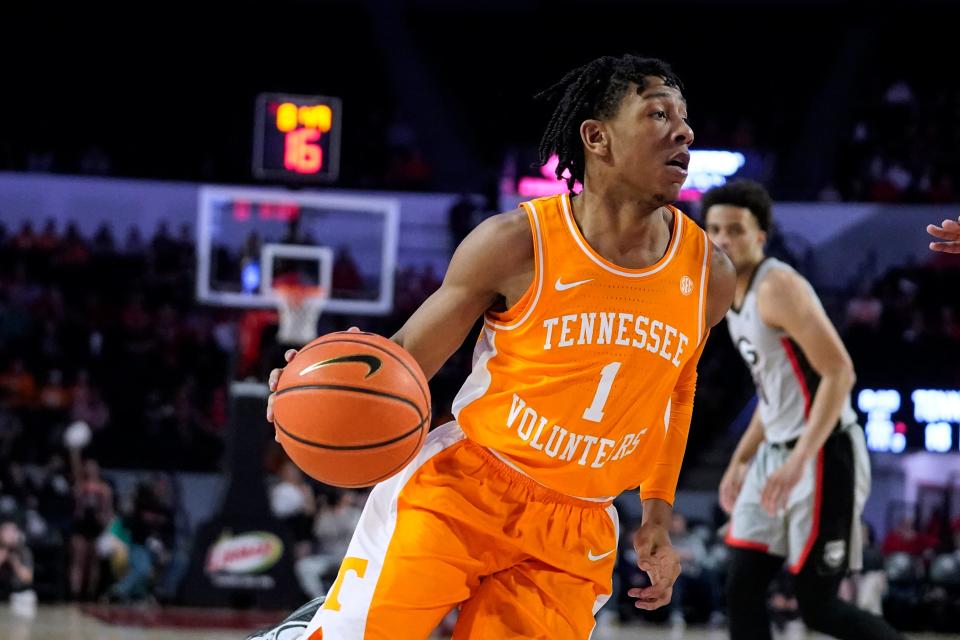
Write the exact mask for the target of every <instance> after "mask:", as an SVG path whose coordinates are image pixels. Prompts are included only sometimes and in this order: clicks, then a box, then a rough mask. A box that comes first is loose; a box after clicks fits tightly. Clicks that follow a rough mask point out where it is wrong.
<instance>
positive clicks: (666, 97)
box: [608, 76, 693, 204]
mask: <svg viewBox="0 0 960 640" xmlns="http://www.w3.org/2000/svg"><path fill="white" fill-rule="evenodd" d="M646 84H647V86H646V88H645V89H644V90H643V93H641V94H639V95H638V94H637V91H636V86H635V85H631V88H630V89H629V90H628V91H627V95H626V96H624V99H623V102H622V103H621V105H620V110H619V111H618V112H617V114H616V115H615V116H614V117H613V118H611V119H610V120H609V121H608V126H609V129H610V134H611V135H610V156H609V162H610V163H611V164H612V165H613V167H614V168H615V169H616V170H617V174H618V178H619V179H620V180H622V181H623V182H625V183H627V184H629V185H630V186H631V187H633V189H634V190H636V191H637V192H638V193H643V194H649V195H650V196H652V197H653V199H654V200H656V201H657V202H658V204H665V203H667V202H672V201H674V200H676V199H677V197H678V196H679V195H680V188H681V187H682V186H683V183H684V181H685V180H686V179H687V168H688V166H689V164H690V152H689V147H690V145H691V144H693V129H692V128H691V127H690V123H689V121H688V120H687V103H686V102H685V101H684V99H683V95H682V94H681V93H680V92H679V91H678V90H677V89H674V88H673V87H668V86H666V85H665V84H664V82H663V79H662V78H658V77H655V76H650V77H648V78H647V79H646Z"/></svg>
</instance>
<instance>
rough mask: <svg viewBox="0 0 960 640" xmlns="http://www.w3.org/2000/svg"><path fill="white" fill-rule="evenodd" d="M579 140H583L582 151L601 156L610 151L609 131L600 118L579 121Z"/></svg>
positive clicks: (603, 156)
mask: <svg viewBox="0 0 960 640" xmlns="http://www.w3.org/2000/svg"><path fill="white" fill-rule="evenodd" d="M580 140H581V141H582V142H583V147H584V152H585V153H592V154H594V155H597V156H600V157H601V158H605V157H607V155H609V153H610V131H609V130H608V129H607V126H606V125H605V124H604V123H603V122H601V121H600V120H593V119H590V120H584V121H583V122H582V123H580Z"/></svg>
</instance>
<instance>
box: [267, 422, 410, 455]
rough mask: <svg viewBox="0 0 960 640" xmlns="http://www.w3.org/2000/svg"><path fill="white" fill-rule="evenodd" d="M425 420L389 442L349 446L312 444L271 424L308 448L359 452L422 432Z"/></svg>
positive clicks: (278, 423) (275, 423)
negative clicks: (418, 431)
mask: <svg viewBox="0 0 960 640" xmlns="http://www.w3.org/2000/svg"><path fill="white" fill-rule="evenodd" d="M424 422H425V420H420V422H418V423H417V426H415V427H414V428H413V429H410V431H407V432H406V433H404V434H402V435H399V436H397V437H396V438H391V439H390V440H384V441H383V442H377V443H375V444H351V445H339V444H323V443H322V442H313V441H312V440H306V439H304V438H301V437H300V436H297V435H294V434H292V433H290V432H289V431H287V430H286V429H284V428H283V425H282V424H280V422H279V421H277V420H276V417H274V420H273V424H274V425H276V427H277V429H280V431H283V433H284V434H285V435H287V436H289V437H290V439H291V440H295V441H297V442H299V443H300V444H305V445H307V446H309V447H316V448H317V449H331V450H333V451H360V450H363V449H379V448H380V447H385V446H387V445H388V444H393V443H394V442H400V441H401V440H403V439H404V438H408V437H410V436H411V435H413V434H414V433H416V432H417V430H418V429H420V430H422V429H423V425H424Z"/></svg>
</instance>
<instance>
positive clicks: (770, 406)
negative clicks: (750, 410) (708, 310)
mask: <svg viewBox="0 0 960 640" xmlns="http://www.w3.org/2000/svg"><path fill="white" fill-rule="evenodd" d="M773 269H789V270H791V271H792V270H793V268H792V267H791V266H789V265H788V264H786V263H784V262H781V261H780V260H777V259H776V258H764V260H763V261H762V262H761V263H760V264H759V265H757V268H756V269H755V270H754V272H753V276H752V278H751V279H750V283H749V284H748V285H747V291H746V294H745V295H744V298H743V301H742V302H741V304H740V307H739V308H731V309H730V311H728V312H727V327H728V328H729V329H730V336H731V338H733V343H734V345H736V347H737V350H738V351H739V352H740V355H741V356H742V357H743V359H744V361H745V362H746V363H747V367H749V368H750V373H751V375H752V376H753V381H754V383H755V384H756V386H757V395H758V396H759V407H760V420H761V422H762V423H763V431H764V437H765V438H766V440H767V442H772V443H784V442H788V441H791V440H794V439H795V438H799V437H800V434H801V433H802V432H803V429H804V426H805V425H806V422H807V417H808V416H809V414H810V404H811V402H813V397H814V394H815V393H816V392H817V386H818V385H819V384H820V376H819V375H818V374H817V372H816V371H815V370H814V369H813V367H812V366H810V363H809V362H808V361H807V359H806V357H805V356H804V354H803V352H802V351H801V350H800V348H799V347H798V346H797V344H796V343H795V342H794V341H793V340H791V339H790V336H788V335H787V334H786V332H784V331H783V330H781V329H776V328H773V327H770V326H767V325H766V324H764V322H763V321H762V320H761V319H760V313H759V311H758V309H757V289H758V288H759V286H760V283H761V282H762V281H763V278H764V277H765V276H766V275H767V274H768V273H769V272H770V271H771V270H773ZM808 286H809V285H808ZM810 294H811V295H812V296H813V297H814V299H815V300H816V301H817V304H820V299H819V298H818V297H817V294H816V293H815V292H814V291H813V287H810ZM856 421H857V415H856V413H854V411H853V407H852V406H851V404H850V398H849V397H847V399H846V400H845V401H844V404H843V409H842V411H841V413H840V421H839V422H840V425H850V424H854V423H856Z"/></svg>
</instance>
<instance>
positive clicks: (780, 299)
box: [757, 269, 856, 513]
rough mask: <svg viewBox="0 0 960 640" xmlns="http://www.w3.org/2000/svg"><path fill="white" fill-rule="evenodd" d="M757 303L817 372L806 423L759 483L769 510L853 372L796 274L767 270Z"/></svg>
mask: <svg viewBox="0 0 960 640" xmlns="http://www.w3.org/2000/svg"><path fill="white" fill-rule="evenodd" d="M757 308H758V310H759V313H760V319H761V320H763V322H765V323H766V324H767V325H769V326H772V327H780V328H782V329H783V330H784V331H785V332H786V333H787V334H788V335H789V336H790V338H792V339H793V341H794V342H796V343H797V345H798V346H799V347H800V350H801V351H803V353H804V355H805V356H806V357H807V360H809V361H810V365H811V366H812V367H813V369H814V370H815V371H816V372H817V373H818V374H819V375H820V384H819V386H818V387H817V391H816V394H815V395H814V398H813V401H812V404H811V406H810V412H809V416H808V417H807V424H806V427H805V428H804V430H803V433H802V434H801V436H800V439H799V440H798V442H797V444H796V446H794V448H793V452H792V453H791V454H790V457H789V458H788V459H787V461H786V462H785V463H784V465H783V466H782V467H781V468H780V470H779V471H777V473H775V474H774V475H773V476H771V477H770V479H769V480H768V482H767V486H766V487H765V488H764V491H763V497H762V502H763V505H764V507H765V508H766V509H767V511H769V512H771V513H773V512H775V511H776V509H779V508H780V507H782V506H783V505H784V504H786V500H787V497H788V495H789V493H790V490H791V489H792V488H793V486H794V485H795V484H796V483H797V481H799V478H800V476H801V474H802V470H803V465H804V464H805V463H806V462H807V461H809V460H810V459H811V458H813V457H814V456H816V455H817V452H819V451H820V448H821V447H822V446H823V443H824V442H825V441H826V439H827V438H828V437H829V435H830V432H831V431H832V430H833V428H834V426H835V425H836V424H837V421H838V420H839V419H840V412H841V410H842V409H843V403H844V402H845V401H846V398H847V396H848V395H849V394H850V391H851V389H853V383H854V382H855V380H856V375H855V374H854V371H853V362H852V361H851V360H850V355H849V354H848V353H847V350H846V348H845V347H844V346H843V342H842V341H841V340H840V336H839V335H837V330H836V329H835V328H834V326H833V324H832V323H831V322H830V319H829V318H828V317H827V314H826V312H825V311H824V309H823V306H822V305H821V304H820V301H819V300H818V299H817V298H816V296H815V294H814V293H813V289H812V288H811V287H810V285H809V283H808V282H807V281H806V280H804V279H803V277H802V276H800V275H799V274H797V273H795V272H792V271H786V270H782V269H776V270H773V271H771V272H770V273H769V274H768V275H767V276H766V277H765V278H764V279H763V282H761V283H760V286H759V287H758V289H757Z"/></svg>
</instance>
